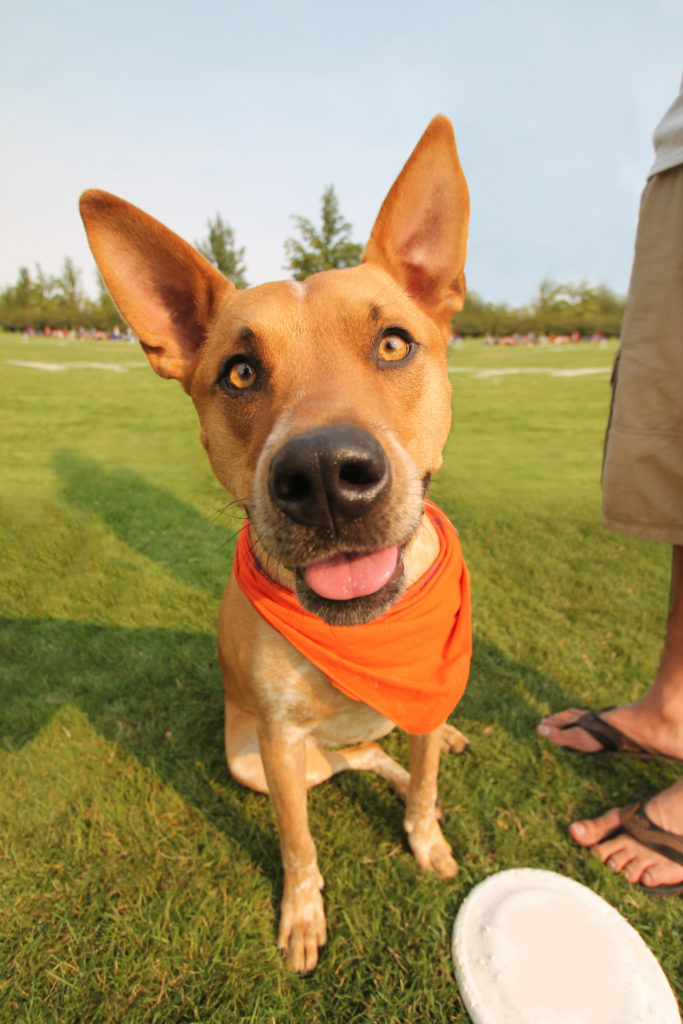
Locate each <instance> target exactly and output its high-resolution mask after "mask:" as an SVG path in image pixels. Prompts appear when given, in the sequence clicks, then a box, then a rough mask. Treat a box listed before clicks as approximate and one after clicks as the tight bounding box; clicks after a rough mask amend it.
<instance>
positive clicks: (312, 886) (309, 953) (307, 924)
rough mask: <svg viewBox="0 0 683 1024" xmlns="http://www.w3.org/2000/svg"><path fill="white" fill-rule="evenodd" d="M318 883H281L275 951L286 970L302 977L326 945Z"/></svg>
mask: <svg viewBox="0 0 683 1024" xmlns="http://www.w3.org/2000/svg"><path fill="white" fill-rule="evenodd" d="M321 888H322V879H321V878H320V876H319V875H318V877H317V878H315V879H310V878H307V879H304V880H299V881H297V882H288V881H285V891H284V893H283V896H282V911H281V913H280V927H279V930H278V938H277V941H278V948H279V950H280V954H281V956H282V958H283V960H284V961H285V963H286V964H287V966H288V967H289V969H290V970H292V971H295V972H296V973H297V974H299V975H301V976H302V977H303V976H306V975H307V974H311V973H312V972H313V971H314V970H315V968H316V966H317V963H318V957H319V955H320V951H321V949H322V948H323V946H324V945H325V943H326V942H327V924H326V921H325V908H324V906H323V898H322V896H321V894H320V889H321Z"/></svg>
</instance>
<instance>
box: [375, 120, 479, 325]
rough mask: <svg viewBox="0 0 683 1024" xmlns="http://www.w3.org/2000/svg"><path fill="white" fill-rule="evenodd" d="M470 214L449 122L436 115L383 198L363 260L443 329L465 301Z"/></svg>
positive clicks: (467, 195) (463, 178) (462, 175)
mask: <svg viewBox="0 0 683 1024" xmlns="http://www.w3.org/2000/svg"><path fill="white" fill-rule="evenodd" d="M469 216H470V200H469V193H468V191H467V182H466V181H465V175H464V174H463V172H462V168H461V166H460V160H459V159H458V151H457V149H456V145H455V139H454V137H453V127H452V125H451V122H450V121H449V120H448V118H446V117H443V115H439V116H438V117H435V118H434V120H433V121H431V122H430V124H429V126H428V128H427V130H426V132H425V133H424V135H423V136H422V138H421V139H420V141H419V142H418V144H417V146H416V147H415V149H414V150H413V153H412V155H411V156H410V158H409V160H408V162H407V163H406V165H405V167H404V168H403V170H402V171H401V173H400V174H399V176H398V178H397V179H396V181H395V182H394V184H393V186H392V188H391V191H390V192H389V195H388V196H387V197H386V199H385V200H384V203H383V204H382V209H381V210H380V212H379V215H378V217H377V220H376V221H375V226H374V228H373V229H372V234H371V235H370V241H369V242H368V244H367V246H366V249H365V254H364V256H363V261H364V262H369V263H377V264H379V265H380V266H382V267H384V269H385V270H387V271H388V272H389V273H390V274H391V276H392V277H393V278H394V279H395V280H396V281H398V282H399V284H401V285H402V286H403V287H404V288H405V289H406V291H407V292H408V294H409V295H411V296H412V298H413V299H415V301H416V302H418V303H419V304H420V305H421V306H422V307H424V309H425V310H426V312H427V313H429V315H430V316H432V317H433V318H434V319H435V320H436V321H437V322H438V323H439V324H440V325H441V327H442V330H443V331H444V333H447V332H448V331H449V330H450V321H451V317H452V316H453V314H454V313H457V312H458V310H460V309H462V306H463V302H464V301H465V273H464V268H465V255H466V251H467V228H468V224H469Z"/></svg>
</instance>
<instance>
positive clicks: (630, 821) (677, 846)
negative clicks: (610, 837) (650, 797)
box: [620, 800, 683, 864]
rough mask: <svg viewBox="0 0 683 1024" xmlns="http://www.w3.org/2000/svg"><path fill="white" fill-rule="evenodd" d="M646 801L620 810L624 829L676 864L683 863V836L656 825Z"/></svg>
mask: <svg viewBox="0 0 683 1024" xmlns="http://www.w3.org/2000/svg"><path fill="white" fill-rule="evenodd" d="M646 803H647V801H645V800H643V801H642V803H639V804H631V805H630V807H624V808H623V809H622V810H621V811H620V817H621V827H622V829H623V830H624V832H626V833H627V835H629V836H631V837H632V838H633V839H635V840H636V841H637V842H639V843H641V844H642V845H643V846H646V847H647V848H648V849H649V850H656V852H657V853H661V854H662V856H664V857H668V858H669V860H672V861H675V863H676V864H683V836H677V835H675V834H674V833H673V832H667V831H666V829H663V828H660V826H659V825H655V823H654V821H652V820H651V819H650V818H649V817H648V814H647V811H646V810H645V806H646Z"/></svg>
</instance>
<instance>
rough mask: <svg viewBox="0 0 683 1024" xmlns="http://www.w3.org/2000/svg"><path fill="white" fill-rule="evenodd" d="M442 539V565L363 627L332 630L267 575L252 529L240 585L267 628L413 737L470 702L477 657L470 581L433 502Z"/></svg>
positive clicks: (238, 567) (451, 531)
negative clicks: (471, 676)
mask: <svg viewBox="0 0 683 1024" xmlns="http://www.w3.org/2000/svg"><path fill="white" fill-rule="evenodd" d="M425 511H426V513H427V515H428V516H429V518H430V520H431V522H432V524H433V525H434V527H435V528H436V531H437V533H438V535H439V541H440V551H439V556H438V558H437V560H436V562H435V563H434V565H433V566H432V567H431V568H430V569H429V570H428V571H427V572H426V573H425V574H424V576H422V577H421V578H420V579H419V580H418V581H417V582H416V583H414V584H413V585H412V586H411V587H409V588H408V590H406V592H405V593H404V594H403V596H402V597H401V598H400V599H399V601H397V603H396V604H395V605H393V606H392V607H391V608H390V609H389V610H388V611H387V612H385V613H384V615H381V616H380V617H379V618H377V619H373V620H372V621H370V622H366V623H365V624H364V625H361V626H330V625H328V624H327V623H326V622H323V620H322V619H320V618H318V616H317V615H313V614H312V613H311V612H308V611H306V610H305V609H304V608H303V607H302V606H301V604H300V602H299V600H298V598H297V597H296V595H295V594H294V593H293V592H292V591H291V590H288V589H287V588H286V587H283V586H281V585H280V584H279V583H276V582H275V581H274V580H272V579H271V578H270V576H268V575H267V573H266V572H265V570H264V569H263V567H262V566H261V565H260V563H259V562H258V560H257V559H256V556H255V555H254V552H253V549H252V545H251V541H250V538H249V523H248V521H247V522H245V524H244V527H243V529H242V532H241V533H240V536H239V540H238V542H237V550H236V552H235V564H234V572H235V577H236V579H237V582H238V584H239V586H240V588H241V589H242V591H243V592H244V594H245V595H246V597H247V598H248V599H249V601H250V602H251V604H252V605H253V606H254V608H255V609H256V611H257V612H258V613H259V615H261V616H262V617H263V618H264V619H265V620H266V622H268V623H270V625H271V626H273V628H274V629H276V630H277V631H278V633H281V634H282V636H284V637H285V639H286V640H289V642H290V643H291V644H292V645H293V646H294V647H296V649H297V650H298V651H301V653H302V654H303V655H304V657H306V658H307V659H308V660H309V661H310V662H312V663H313V664H314V665H316V666H317V667H318V668H319V669H320V670H321V672H324V674H325V675H326V676H327V677H328V679H329V680H330V682H331V683H333V684H334V686H336V687H337V689H338V690H341V692H342V693H343V694H345V695H346V696H347V697H350V698H351V699H352V700H357V701H361V702H362V703H363V704H368V705H369V706H370V707H371V708H374V710H375V711H378V712H379V713H380V714H381V715H384V717H385V718H388V719H389V720H390V721H392V722H394V724H395V725H398V726H399V728H401V729H403V730H404V731H405V732H409V733H413V734H422V733H427V732H431V731H432V730H433V729H436V728H437V726H439V725H442V724H443V723H444V722H445V721H446V719H447V718H448V716H449V715H450V713H451V711H452V710H453V708H454V707H455V705H456V704H457V703H458V701H459V700H460V698H461V697H462V695H463V693H464V691H465V686H466V684H467V677H468V675H469V670H470V659H471V657H472V613H471V607H470V576H469V572H468V570H467V566H466V565H465V560H464V558H463V555H462V550H461V548H460V539H459V537H458V534H457V532H456V530H455V527H454V526H453V525H452V524H451V523H450V522H449V520H448V519H447V518H446V516H445V515H444V514H443V512H442V511H441V509H439V508H438V507H437V506H436V505H434V504H433V503H432V502H430V501H428V502H426V504H425Z"/></svg>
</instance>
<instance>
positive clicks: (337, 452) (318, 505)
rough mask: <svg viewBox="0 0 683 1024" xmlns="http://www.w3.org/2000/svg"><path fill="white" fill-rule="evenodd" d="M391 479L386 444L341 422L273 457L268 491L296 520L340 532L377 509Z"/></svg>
mask: <svg viewBox="0 0 683 1024" xmlns="http://www.w3.org/2000/svg"><path fill="white" fill-rule="evenodd" d="M390 484H391V469H390V466H389V460H388V459H387V456H386V454H385V452H384V449H383V448H382V446H381V445H380V443H379V442H378V441H377V440H376V439H375V438H374V437H372V435H370V434H368V433H367V432H366V431H365V430H362V429H361V428H360V427H356V426H352V425H337V426H328V427H322V428H320V429H317V430H309V431H307V432H305V433H303V434H298V435H297V436H296V437H293V438H292V439H291V440H290V441H287V442H286V443H285V444H284V445H283V446H282V448H280V450H279V451H278V452H277V453H276V454H275V456H274V457H273V460H272V462H271V465H270V473H269V477H268V493H269V495H270V499H271V501H272V503H273V505H274V506H275V507H276V508H278V509H279V510H280V511H281V512H284V514H285V515H286V516H287V517H288V518H289V519H290V520H292V522H294V523H297V524H300V525H302V526H308V527H314V528H316V529H318V530H323V531H325V532H326V533H327V534H328V535H330V536H331V537H340V536H343V533H344V527H345V526H347V525H348V524H349V523H352V522H358V521H359V520H362V519H364V518H365V517H366V516H367V515H368V514H369V513H370V512H372V511H374V510H375V509H376V508H377V506H378V505H379V504H380V502H381V500H382V498H383V497H384V496H385V495H386V494H387V492H388V490H389V487H390Z"/></svg>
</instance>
